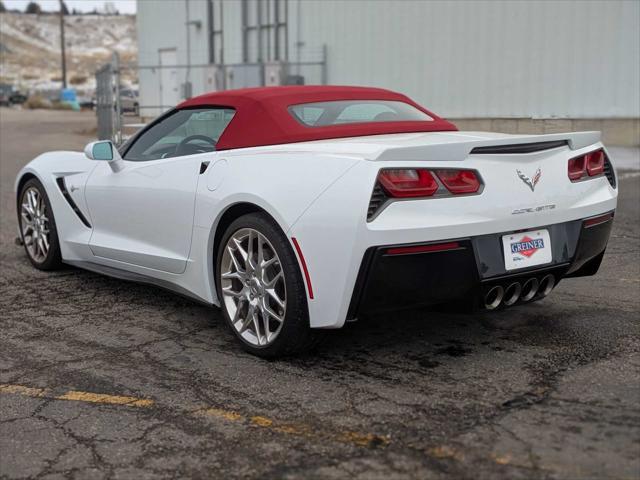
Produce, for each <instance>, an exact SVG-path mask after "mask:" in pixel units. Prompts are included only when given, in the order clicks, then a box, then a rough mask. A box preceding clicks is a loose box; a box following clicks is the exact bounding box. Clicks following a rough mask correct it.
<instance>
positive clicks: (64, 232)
mask: <svg viewBox="0 0 640 480" xmlns="http://www.w3.org/2000/svg"><path fill="white" fill-rule="evenodd" d="M96 165H97V163H96V162H92V161H91V160H89V159H88V158H87V157H86V156H85V155H84V154H83V153H80V152H69V151H56V152H47V153H43V154H42V155H39V156H38V157H36V158H34V159H33V160H31V161H30V162H29V163H28V164H27V165H25V166H24V167H23V168H22V169H21V170H20V172H18V175H17V176H16V180H15V183H14V190H15V192H16V196H17V195H18V194H19V191H18V190H19V188H20V185H21V183H22V181H23V180H24V178H25V176H27V175H33V176H35V177H36V178H37V179H38V180H39V181H40V183H42V185H43V186H44V189H45V191H46V193H47V196H48V197H49V202H50V203H51V207H52V208H53V213H54V215H55V219H56V230H57V233H58V238H59V240H60V251H61V254H62V259H63V260H82V259H83V258H84V257H85V254H86V252H85V250H86V248H87V247H86V246H87V244H88V242H89V238H90V236H91V229H90V228H88V227H87V226H86V225H84V224H83V223H82V221H81V220H80V218H79V217H78V215H77V214H76V213H75V212H74V211H73V209H72V208H71V206H70V205H69V203H68V202H67V200H66V199H65V198H64V196H63V194H62V192H61V191H60V188H59V187H58V185H57V183H56V180H57V179H58V178H59V177H65V179H73V182H74V184H77V185H79V186H80V187H81V188H80V189H79V190H78V191H77V192H76V193H75V194H74V195H73V198H74V201H75V203H76V204H77V205H78V207H79V208H80V209H81V210H82V211H83V213H84V214H85V216H87V217H88V218H90V216H89V212H88V209H87V206H86V202H85V200H84V185H85V183H86V180H87V178H88V176H89V174H90V173H91V171H92V170H93V168H95V166H96ZM16 198H17V197H16Z"/></svg>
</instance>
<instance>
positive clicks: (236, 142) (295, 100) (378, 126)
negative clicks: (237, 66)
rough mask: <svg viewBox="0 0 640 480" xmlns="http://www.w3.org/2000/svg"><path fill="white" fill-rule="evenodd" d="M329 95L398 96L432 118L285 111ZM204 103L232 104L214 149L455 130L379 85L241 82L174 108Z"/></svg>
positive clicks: (345, 97)
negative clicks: (358, 118)
mask: <svg viewBox="0 0 640 480" xmlns="http://www.w3.org/2000/svg"><path fill="white" fill-rule="evenodd" d="M335 100H390V101H399V102H404V103H408V104H409V105H412V106H414V107H415V108H417V109H418V110H420V111H422V112H424V113H426V114H427V115H429V116H430V117H431V118H433V120H429V121H423V120H421V121H393V122H370V123H350V124H342V125H326V126H313V127H310V126H307V125H304V124H302V123H301V122H298V121H297V120H296V119H295V118H294V117H293V115H292V114H291V113H290V112H289V111H288V108H289V107H290V106H292V105H299V104H303V103H313V102H326V101H335ZM204 106H217V107H230V108H234V109H235V110H236V114H235V115H234V117H233V120H231V123H229V126H228V127H227V128H226V130H225V131H224V132H223V133H222V135H221V136H220V138H219V140H218V144H217V146H216V148H217V149H218V150H227V149H230V148H243V147H258V146H262V145H278V144H283V143H294V142H308V141H311V140H324V139H328V138H343V137H359V136H365V135H381V134H385V133H407V132H442V131H451V130H457V128H456V126H455V125H453V124H452V123H450V122H448V121H446V120H444V119H442V118H440V117H438V116H437V115H434V114H433V113H431V112H430V111H428V110H426V109H425V108H423V107H421V106H420V105H418V104H416V103H415V102H413V101H412V100H411V99H409V98H408V97H406V96H405V95H401V94H399V93H395V92H392V91H389V90H384V89H381V88H367V87H338V86H289V87H263V88H244V89H240V90H226V91H222V92H215V93H207V94H204V95H200V96H198V97H194V98H191V99H189V100H186V101H184V102H182V103H181V104H180V105H178V107H177V108H178V109H181V108H188V107H204Z"/></svg>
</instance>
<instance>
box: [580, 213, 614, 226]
mask: <svg viewBox="0 0 640 480" xmlns="http://www.w3.org/2000/svg"><path fill="white" fill-rule="evenodd" d="M612 218H613V213H605V214H604V215H599V216H597V217H592V218H587V219H586V220H585V221H584V224H583V225H584V227H594V226H596V225H600V224H601V223H606V222H608V221H609V220H611V219H612Z"/></svg>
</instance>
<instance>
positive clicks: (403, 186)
mask: <svg viewBox="0 0 640 480" xmlns="http://www.w3.org/2000/svg"><path fill="white" fill-rule="evenodd" d="M482 186H483V183H482V179H481V178H480V174H479V173H478V172H477V171H475V170H469V169H456V168H435V169H428V168H383V169H382V170H380V171H379V172H378V179H377V181H376V184H375V186H374V188H373V192H372V193H371V198H370V199H369V206H368V208H367V222H371V221H373V219H374V218H376V217H377V216H378V214H379V213H380V212H381V211H382V210H384V209H385V207H386V206H387V205H388V204H389V203H391V201H393V199H394V198H402V199H410V198H414V199H418V198H427V197H434V196H435V197H437V198H443V197H444V198H446V197H452V196H456V195H478V194H480V193H481V192H482Z"/></svg>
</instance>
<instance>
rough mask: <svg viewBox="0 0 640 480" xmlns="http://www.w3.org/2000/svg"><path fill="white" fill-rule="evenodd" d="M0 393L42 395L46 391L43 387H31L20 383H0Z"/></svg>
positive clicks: (44, 394) (28, 395)
mask: <svg viewBox="0 0 640 480" xmlns="http://www.w3.org/2000/svg"><path fill="white" fill-rule="evenodd" d="M0 393H14V394H16V395H24V396H25V397H44V396H46V394H47V393H48V390H47V389H45V388H32V387H25V386H22V385H8V384H4V383H3V384H0Z"/></svg>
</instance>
